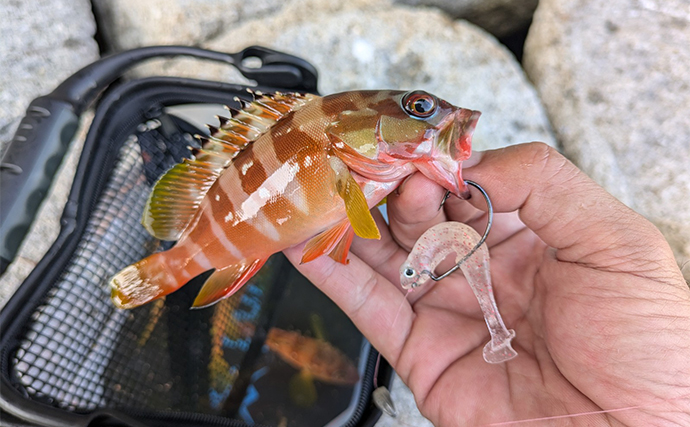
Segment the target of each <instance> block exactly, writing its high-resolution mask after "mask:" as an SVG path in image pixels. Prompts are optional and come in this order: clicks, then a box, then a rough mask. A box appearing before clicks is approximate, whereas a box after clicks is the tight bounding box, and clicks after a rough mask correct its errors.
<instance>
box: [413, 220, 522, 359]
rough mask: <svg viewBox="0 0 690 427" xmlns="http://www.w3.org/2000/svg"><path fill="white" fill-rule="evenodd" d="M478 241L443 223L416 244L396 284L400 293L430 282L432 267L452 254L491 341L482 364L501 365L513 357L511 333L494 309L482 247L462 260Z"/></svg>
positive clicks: (466, 229) (460, 228)
mask: <svg viewBox="0 0 690 427" xmlns="http://www.w3.org/2000/svg"><path fill="white" fill-rule="evenodd" d="M480 240H481V236H480V235H479V234H478V233H477V232H476V231H475V230H474V229H473V228H472V227H470V226H468V225H466V224H462V223H459V222H444V223H441V224H438V225H436V226H434V227H431V228H430V229H428V230H427V231H426V232H425V233H424V234H422V236H421V237H420V238H419V240H417V243H415V245H414V247H413V248H412V252H410V255H409V256H408V257H407V261H405V263H404V264H403V265H402V266H401V267H400V284H401V285H402V287H403V288H404V289H412V288H416V287H418V286H421V285H423V284H424V283H426V282H428V281H429V280H430V279H431V278H432V277H431V275H432V274H433V271H434V269H435V268H436V266H437V265H438V264H439V263H440V262H441V261H443V260H444V259H445V258H446V257H447V256H448V255H449V254H451V253H455V254H456V260H455V262H456V263H460V269H461V270H462V272H463V273H464V274H465V278H466V279H467V282H468V283H469V285H470V287H471V288H472V291H473V292H474V295H475V296H476V297H477V300H478V301H479V306H480V307H481V309H482V313H484V320H486V325H487V326H488V327H489V333H490V334H491V341H489V342H488V343H487V344H486V345H485V346H484V352H483V354H484V360H486V361H487V362H488V363H501V362H505V361H508V360H510V359H512V358H514V357H515V356H517V352H516V351H515V350H513V348H512V346H511V344H510V341H511V340H512V339H513V338H514V337H515V331H513V330H512V329H507V328H506V326H505V324H504V323H503V318H501V314H500V313H499V312H498V307H496V301H495V299H494V293H493V288H492V286H491V272H490V270H489V249H488V248H487V247H486V244H482V245H481V246H480V247H479V248H477V249H476V250H475V252H474V253H473V254H471V255H470V256H469V257H467V258H466V259H465V257H466V255H467V254H468V253H469V252H470V251H472V250H473V249H474V248H475V247H476V245H477V243H478V242H479V241H480ZM463 259H464V262H463Z"/></svg>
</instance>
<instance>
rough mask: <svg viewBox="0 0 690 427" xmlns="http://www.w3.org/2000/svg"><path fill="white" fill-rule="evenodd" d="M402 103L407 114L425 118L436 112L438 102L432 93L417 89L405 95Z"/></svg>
mask: <svg viewBox="0 0 690 427" xmlns="http://www.w3.org/2000/svg"><path fill="white" fill-rule="evenodd" d="M402 105H403V108H404V109H405V111H406V112H407V114H409V115H411V116H412V117H417V118H420V119H425V118H427V117H429V116H431V115H432V114H434V113H435V112H436V107H437V106H438V102H437V101H436V97H434V96H433V95H430V94H428V93H426V92H422V91H420V90H417V91H414V92H410V93H408V94H407V95H405V97H404V98H403V100H402Z"/></svg>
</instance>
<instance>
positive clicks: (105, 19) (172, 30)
mask: <svg viewBox="0 0 690 427" xmlns="http://www.w3.org/2000/svg"><path fill="white" fill-rule="evenodd" d="M285 3H286V2H285V1H282V0H252V1H246V0H245V1H243V0H190V1H186V0H148V1H140V0H97V1H96V2H94V6H95V8H96V12H97V13H98V15H99V18H100V24H101V28H100V29H101V31H103V32H104V34H105V35H106V38H107V40H108V42H109V44H110V45H111V46H112V47H113V48H114V49H115V50H122V49H132V48H135V47H140V46H150V45H156V44H183V45H198V44H200V43H201V42H204V41H207V40H210V39H213V38H214V37H217V36H218V35H219V34H221V33H222V32H224V31H226V30H227V29H228V28H231V27H232V26H233V25H236V24H237V23H238V22H241V21H246V20H250V19H253V18H256V17H260V16H267V15H270V14H273V13H275V12H276V11H278V10H280V9H281V7H282V6H283V5H284V4H285Z"/></svg>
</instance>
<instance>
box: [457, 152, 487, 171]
mask: <svg viewBox="0 0 690 427" xmlns="http://www.w3.org/2000/svg"><path fill="white" fill-rule="evenodd" d="M483 156H484V152H483V151H479V150H476V151H473V152H472V155H471V156H470V158H469V159H467V160H465V161H464V162H462V167H463V169H467V168H471V167H472V166H477V164H479V162H481V161H482V157H483Z"/></svg>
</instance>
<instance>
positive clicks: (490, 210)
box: [420, 180, 494, 282]
mask: <svg viewBox="0 0 690 427" xmlns="http://www.w3.org/2000/svg"><path fill="white" fill-rule="evenodd" d="M465 184H467V185H471V186H472V187H474V188H476V189H477V190H479V191H480V192H481V193H482V196H484V200H486V207H487V209H488V213H489V221H488V222H487V223H486V231H484V235H483V236H482V238H481V239H480V240H479V242H477V244H476V245H475V246H474V248H472V250H471V251H469V252H468V253H467V255H465V256H464V257H462V259H461V260H460V261H458V263H457V264H455V265H454V266H453V267H452V268H451V269H450V270H448V271H446V272H445V273H443V274H441V275H439V276H436V275H435V274H434V273H433V272H432V271H429V270H423V271H421V273H426V274H428V275H429V277H430V278H431V280H433V281H434V282H438V281H439V280H441V279H445V278H446V277H448V276H450V275H451V274H452V273H453V272H455V271H457V269H458V268H460V266H461V265H462V263H463V262H465V261H467V260H468V259H469V257H471V256H472V255H473V254H474V253H475V252H476V251H477V249H479V247H480V246H481V245H483V244H484V241H486V238H487V236H488V235H489V231H491V226H492V225H493V223H494V207H493V205H492V204H491V199H490V198H489V195H488V194H487V193H486V191H485V190H484V189H483V188H482V187H481V185H479V184H477V183H476V182H474V181H470V180H465ZM448 197H450V191H448V192H447V193H446V195H445V196H444V197H443V200H442V201H441V207H443V204H444V203H445V202H446V200H448ZM439 209H440V208H439ZM421 273H420V274H421Z"/></svg>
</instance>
